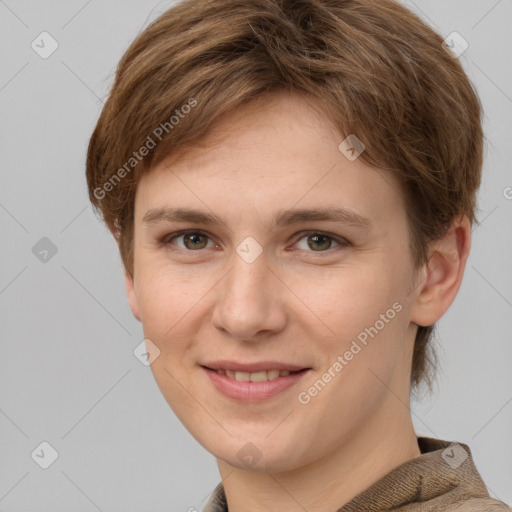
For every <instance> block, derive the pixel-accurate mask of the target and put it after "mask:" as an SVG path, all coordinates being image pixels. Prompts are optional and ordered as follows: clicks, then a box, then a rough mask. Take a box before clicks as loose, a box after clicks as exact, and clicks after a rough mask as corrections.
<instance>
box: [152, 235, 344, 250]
mask: <svg viewBox="0 0 512 512" xmlns="http://www.w3.org/2000/svg"><path fill="white" fill-rule="evenodd" d="M191 234H194V235H202V236H205V237H207V238H208V239H209V240H211V241H213V239H212V237H210V235H209V234H208V233H206V232H205V231H202V230H200V229H186V230H182V231H177V232H174V233H169V234H166V235H164V236H163V237H161V238H160V239H159V240H158V243H159V245H160V246H163V247H167V248H168V247H169V245H171V243H172V241H173V240H174V239H176V238H180V237H183V236H185V235H191ZM309 235H321V236H324V237H326V238H329V239H331V240H333V241H334V242H336V243H337V244H338V245H337V246H336V247H330V248H329V249H327V250H325V251H313V250H310V251H307V252H311V253H313V254H315V253H331V252H332V251H333V250H335V249H340V248H342V247H349V246H351V245H352V244H351V243H350V242H349V241H348V240H347V239H346V238H342V237H339V236H336V235H333V234H331V233H327V232H325V231H313V230H309V231H301V232H299V233H297V235H296V236H299V238H297V239H296V241H295V242H294V243H293V245H295V244H297V242H299V241H300V240H302V239H303V238H305V237H307V236H309ZM173 250H179V251H185V252H189V253H194V252H201V251H203V250H205V249H197V250H191V249H182V248H181V247H178V248H176V249H173Z"/></svg>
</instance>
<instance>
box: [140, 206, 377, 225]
mask: <svg viewBox="0 0 512 512" xmlns="http://www.w3.org/2000/svg"><path fill="white" fill-rule="evenodd" d="M159 221H167V222H190V223H196V224H205V225H219V226H223V227H226V228H227V222H226V220H225V219H224V218H222V217H219V216H217V215H214V214H210V213H208V212H204V211H201V210H193V209H189V208H155V209H151V210H148V211H147V212H146V214H145V215H144V217H143V219H142V222H143V224H148V225H149V224H154V223H156V222H159ZM306 221H330V222H338V223H342V224H347V225H352V226H356V227H363V228H369V227H371V226H372V222H371V220H370V219H369V218H367V217H364V216H362V215H360V214H359V213H356V212H354V211H351V210H347V209H345V208H320V209H317V208H315V209H293V210H279V211H278V212H277V213H276V215H275V216H274V217H273V219H272V221H271V227H270V229H273V228H274V227H279V226H289V225H292V224H298V223H300V222H306Z"/></svg>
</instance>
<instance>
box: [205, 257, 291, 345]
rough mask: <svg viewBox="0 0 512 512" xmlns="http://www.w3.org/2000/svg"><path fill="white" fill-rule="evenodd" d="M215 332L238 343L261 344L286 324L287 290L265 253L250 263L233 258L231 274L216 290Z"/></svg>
mask: <svg viewBox="0 0 512 512" xmlns="http://www.w3.org/2000/svg"><path fill="white" fill-rule="evenodd" d="M215 292H216V297H215V306H214V312H213V316H212V323H213V325H214V327H215V328H217V329H219V330H220V331H222V332H223V334H227V335H229V336H230V337H232V338H234V339H236V340H239V341H259V340H262V339H266V338H268V337H269V336H271V335H272V334H276V333H278V332H280V331H282V330H283V329H284V327H285V325H286V322H287V315H286V311H285V304H284V300H285V296H286V286H285V285H284V284H283V283H282V282H281V280H280V279H279V278H278V277H277V276H276V274H275V271H274V270H272V269H271V268H270V266H269V265H268V261H267V258H266V256H265V252H263V253H262V254H261V255H260V256H259V257H258V258H257V259H256V260H255V261H253V262H252V263H248V262H247V261H245V260H244V259H243V258H241V257H240V256H239V255H238V254H234V255H233V265H232V267H231V270H230V271H229V272H228V273H227V275H226V276H225V277H224V279H222V280H221V281H220V282H219V283H218V284H217V286H216V287H215Z"/></svg>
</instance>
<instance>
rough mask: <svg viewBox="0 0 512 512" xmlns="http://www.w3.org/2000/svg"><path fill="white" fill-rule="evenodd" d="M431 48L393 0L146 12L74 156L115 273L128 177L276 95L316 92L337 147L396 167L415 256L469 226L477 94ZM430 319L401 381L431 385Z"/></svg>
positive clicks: (210, 5) (214, 1) (212, 3)
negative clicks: (114, 251)
mask: <svg viewBox="0 0 512 512" xmlns="http://www.w3.org/2000/svg"><path fill="white" fill-rule="evenodd" d="M442 43H443V39H442V37H441V36H440V35H439V34H437V33H436V32H435V31H433V30H432V29H431V28H430V27H429V26H428V25H426V24H425V23H424V22H423V21H421V20H420V19H419V18H418V17H417V16H416V15H415V14H413V13H412V12H410V11H409V10H408V9H407V8H405V7H404V6H402V5H401V4H399V3H397V2H395V1H393V0H379V1H375V0H251V1H250V2H240V1H238V0H209V1H200V0H185V1H182V2H181V3H179V4H176V5H175V6H173V7H172V8H171V9H169V10H168V11H166V12H165V13H164V14H162V15H161V16H159V17H158V18H157V19H156V20H155V21H154V22H152V23H151V24H150V25H149V26H148V27H147V28H146V29H145V30H144V31H143V32H142V33H141V34H140V35H139V36H138V37H137V38H136V39H135V40H134V41H133V43H132V44H131V45H130V47H129V48H128V50H127V51H126V53H125V54H124V56H123V57H122V59H121V61H120V63H119V65H118V68H117V72H116V76H115V80H114V84H113V87H112V90H111V92H110V95H109V97H108V100H107V101H106V103H105V106H104V108H103V111H102V113H101V116H100V118H99V121H98V124H97V126H96V128H95V130H94V133H93V134H92V137H91V140H90V143H89V149H88V154H87V171H86V174H87V182H88V187H89V197H90V200H91V202H92V204H93V205H94V207H95V208H96V209H97V211H98V212H99V213H100V214H101V216H102V218H103V220H104V222H105V223H106V224H107V226H108V227H109V229H110V230H111V232H112V233H113V234H114V236H115V237H116V239H117V241H118V243H119V249H120V253H121V257H122V259H123V263H124V265H125V268H126V270H127V271H128V272H129V273H130V274H133V220H134V219H133V212H134V197H135V191H136V187H137V183H138V181H139V179H140V177H141V176H142V175H143V174H144V173H145V172H147V171H148V170H150V169H151V168H152V167H153V166H155V165H157V164H158V163H159V162H161V161H162V159H163V158H165V157H166V156H168V155H169V154H171V153H173V152H176V151H177V150H181V149H183V148H186V147H190V146H192V145H194V144H197V143H198V142H199V141H200V140H201V139H202V138H203V137H204V136H205V135H206V134H207V133H208V132H209V130H210V129H211V127H212V126H213V125H214V124H215V123H216V122H217V121H218V120H219V119H220V117H221V116H222V115H224V114H227V113H229V112H230V111H231V110H233V109H236V108H237V107H240V106H241V105H243V104H245V103H247V102H249V101H251V100H253V99H256V98H257V97H260V96H262V95H265V94H268V93H271V92H273V91H278V90H285V91H290V92H298V93H300V94H303V95H304V96H305V97H310V98H315V99H319V100H320V101H321V102H322V104H323V105H325V107H326V109H325V110H326V115H328V116H329V118H330V120H331V121H332V122H333V123H334V124H335V126H336V127H337V129H338V130H339V132H340V137H341V138H340V142H341V141H342V140H343V138H345V137H346V136H348V135H349V134H356V135H357V137H358V138H359V139H360V140H362V141H363V143H364V144H365V146H366V150H365V151H364V153H363V154H362V155H361V158H363V159H364V160H365V161H366V162H367V163H369V164H370V165H373V166H375V167H379V168H383V169H389V170H391V171H393V172H394V173H396V175H397V176H398V177H399V179H400V181H401V183H402V184H403V194H404V197H405V201H406V207H407V214H408V218H409V227H410V235H411V236H410V238H411V253H412V256H413V259H414V262H415V264H416V265H417V266H419V265H421V264H423V263H424V262H425V261H426V258H427V254H428V244H429V242H431V241H432V240H435V239H436V238H439V236H442V234H443V229H444V228H445V227H446V226H447V224H448V223H449V222H450V221H451V220H452V219H453V218H454V217H456V216H458V215H460V214H464V215H467V216H468V218H469V219H470V222H471V223H473V222H475V221H476V218H475V204H476V203H475V202H476V193H477V190H478V187H479V185H480V177H481V168H482V160H483V132H482V126H481V117H482V108H481V103H480V100H479V98H478V95H477V93H476V91H475V89H474V88H473V86H472V84H471V82H470V81H469V79H468V77H467V75H466V74H465V72H464V70H463V68H462V66H461V64H460V62H459V61H458V59H457V58H455V56H453V55H452V54H450V53H449V52H448V51H447V50H446V49H445V48H444V47H443V45H442ZM192 101H193V102H195V105H194V107H193V108H191V107H190V105H192V104H193V103H192ZM184 105H189V108H188V110H187V109H185V107H184ZM185 112H186V114H185ZM180 113H181V114H182V115H180ZM173 116H174V117H175V118H176V119H178V118H179V120H178V121H179V122H176V123H175V122H173V121H172V117H173ZM157 127H160V131H156V130H157ZM155 132H156V133H158V134H160V136H159V137H156V135H155ZM164 132H165V133H164ZM149 139H151V140H152V141H153V143H154V144H151V143H150V142H149ZM155 139H158V140H155ZM156 142H158V143H157V144H156ZM143 147H145V148H146V150H145V151H142V150H141V154H143V158H142V157H140V155H139V154H138V153H137V158H135V156H134V155H135V153H134V151H135V152H137V150H138V149H139V148H141V149H142V148H143ZM433 327H434V326H419V327H418V332H417V335H416V340H415V349H414V356H413V367H412V374H411V384H412V385H413V386H416V385H417V384H419V383H420V381H422V380H423V379H424V378H426V380H427V382H428V384H429V387H430V385H431V375H430V369H433V368H434V365H433V364H432V361H433V360H434V359H435V354H434V353H433V352H432V351H430V354H429V352H428V350H427V349H428V341H429V338H430V337H431V334H432V331H433Z"/></svg>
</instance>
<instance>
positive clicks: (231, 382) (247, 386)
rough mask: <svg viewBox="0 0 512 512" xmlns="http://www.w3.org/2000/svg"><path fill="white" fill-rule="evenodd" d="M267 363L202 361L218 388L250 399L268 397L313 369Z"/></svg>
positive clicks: (286, 387)
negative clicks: (207, 362) (243, 363)
mask: <svg viewBox="0 0 512 512" xmlns="http://www.w3.org/2000/svg"><path fill="white" fill-rule="evenodd" d="M265 364H266V363H259V364H256V365H240V364H236V363H225V364H222V363H215V364H208V365H201V368H202V369H203V370H204V371H205V373H206V374H207V375H208V377H209V379H210V382H211V383H212V384H213V385H214V387H215V388H216V389H217V391H219V392H220V393H222V394H223V395H225V396H227V397H229V398H233V399H236V400H238V401H246V402H256V401H261V400H267V399H269V398H271V397H273V396H275V395H277V394H279V393H281V392H282V391H284V390H285V389H288V388H290V387H291V386H293V385H295V384H296V383H297V382H298V381H299V380H301V379H302V377H303V376H304V375H305V374H307V373H308V372H309V371H310V370H312V369H311V368H300V367H298V366H293V365H282V364H272V363H270V364H267V366H266V367H265V366H263V365H265ZM276 366H277V367H276ZM279 366H280V367H279ZM285 366H286V367H285ZM249 370H250V371H249Z"/></svg>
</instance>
